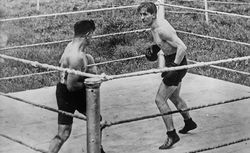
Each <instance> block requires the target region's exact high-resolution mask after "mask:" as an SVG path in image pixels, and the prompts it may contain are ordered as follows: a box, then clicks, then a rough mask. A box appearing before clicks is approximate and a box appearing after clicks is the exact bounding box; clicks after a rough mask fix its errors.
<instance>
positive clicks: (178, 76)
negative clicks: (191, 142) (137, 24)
mask: <svg viewBox="0 0 250 153" xmlns="http://www.w3.org/2000/svg"><path fill="white" fill-rule="evenodd" d="M137 12H138V13H139V15H140V17H141V20H142V22H143V23H144V24H145V25H146V26H150V28H151V33H152V35H153V39H154V42H155V45H152V46H150V47H149V48H148V49H147V52H146V58H147V59H148V60H149V61H156V60H157V58H158V56H157V54H158V52H159V51H160V50H162V51H163V53H164V58H165V61H166V64H165V66H167V67H174V66H181V65H187V59H186V49H187V47H186V46H185V44H184V43H183V41H182V40H181V39H180V38H179V37H178V36H177V34H176V31H175V29H174V28H173V27H172V26H171V25H170V24H169V22H168V21H167V20H166V19H164V18H157V7H156V5H155V4H154V3H152V2H143V3H141V4H140V5H139V6H138V8H137ZM186 73H187V69H183V70H178V71H169V72H163V73H162V74H161V76H162V78H163V79H162V82H161V84H160V87H159V89H158V92H157V95H156V98H155V103H156V105H157V107H158V109H159V111H160V112H161V113H166V112H170V111H171V109H170V107H169V105H168V102H167V100H168V99H170V100H171V101H172V102H173V104H174V105H175V106H176V108H177V109H178V110H184V109H186V108H187V104H186V102H185V101H184V100H183V99H182V98H181V97H180V89H181V81H182V78H183V77H184V76H185V74H186ZM181 115H182V117H183V118H184V123H185V126H184V127H183V128H182V129H181V130H179V132H180V133H182V134H186V133H187V132H188V131H190V130H193V129H195V128H196V127H197V125H196V123H195V122H194V121H193V120H192V118H191V117H190V115H189V112H181ZM162 118H163V121H164V123H165V126H166V128H167V138H166V140H165V142H164V143H163V145H161V146H160V147H159V149H169V148H170V147H171V146H173V145H174V144H175V143H176V142H178V141H179V140H180V138H179V136H178V134H177V133H176V131H175V127H174V124H173V118H172V115H165V116H162Z"/></svg>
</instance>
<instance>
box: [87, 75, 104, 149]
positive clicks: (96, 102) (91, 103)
mask: <svg viewBox="0 0 250 153" xmlns="http://www.w3.org/2000/svg"><path fill="white" fill-rule="evenodd" d="M85 85H86V94H87V153H100V151H101V147H100V146H101V134H100V133H101V132H100V85H101V79H100V78H87V79H86V80H85Z"/></svg>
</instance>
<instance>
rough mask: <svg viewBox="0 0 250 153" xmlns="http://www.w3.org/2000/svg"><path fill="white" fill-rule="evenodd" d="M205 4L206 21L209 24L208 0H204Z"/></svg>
mask: <svg viewBox="0 0 250 153" xmlns="http://www.w3.org/2000/svg"><path fill="white" fill-rule="evenodd" d="M204 4H205V18H206V23H207V24H209V19H208V12H207V10H208V5H207V0H204Z"/></svg>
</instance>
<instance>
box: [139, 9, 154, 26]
mask: <svg viewBox="0 0 250 153" xmlns="http://www.w3.org/2000/svg"><path fill="white" fill-rule="evenodd" d="M139 14H140V17H141V20H142V22H143V23H144V24H145V25H148V26H150V25H152V23H153V21H154V19H155V14H151V13H149V12H147V8H145V7H143V8H141V10H140V12H139Z"/></svg>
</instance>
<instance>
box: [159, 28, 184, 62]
mask: <svg viewBox="0 0 250 153" xmlns="http://www.w3.org/2000/svg"><path fill="white" fill-rule="evenodd" d="M159 36H160V38H161V39H162V40H163V41H166V42H167V43H168V44H170V45H171V46H172V47H175V48H177V52H176V56H175V60H174V63H175V64H177V65H179V64H180V63H181V61H182V60H183V58H184V56H185V55H186V49H187V47H186V45H185V44H184V43H183V41H182V40H181V39H180V38H179V37H178V36H177V34H176V32H175V31H170V30H169V31H167V30H160V31H159Z"/></svg>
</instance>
